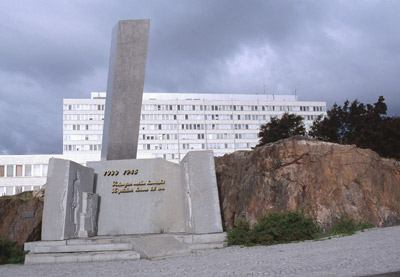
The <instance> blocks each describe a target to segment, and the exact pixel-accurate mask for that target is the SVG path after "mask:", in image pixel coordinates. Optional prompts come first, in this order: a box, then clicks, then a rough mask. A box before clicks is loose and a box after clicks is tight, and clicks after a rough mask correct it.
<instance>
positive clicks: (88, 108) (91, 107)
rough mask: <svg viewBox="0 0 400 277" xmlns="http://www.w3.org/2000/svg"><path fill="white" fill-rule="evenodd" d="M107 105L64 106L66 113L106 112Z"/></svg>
mask: <svg viewBox="0 0 400 277" xmlns="http://www.w3.org/2000/svg"><path fill="white" fill-rule="evenodd" d="M104 108H105V105H98V104H70V105H64V106H63V109H64V111H104Z"/></svg>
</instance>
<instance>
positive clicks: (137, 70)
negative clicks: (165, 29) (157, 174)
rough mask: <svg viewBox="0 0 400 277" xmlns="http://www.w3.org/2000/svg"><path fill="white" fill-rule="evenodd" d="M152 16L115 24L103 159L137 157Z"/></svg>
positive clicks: (108, 83)
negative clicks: (150, 18)
mask: <svg viewBox="0 0 400 277" xmlns="http://www.w3.org/2000/svg"><path fill="white" fill-rule="evenodd" d="M149 30H150V20H149V19H145V20H121V21H119V22H118V24H117V25H116V26H115V27H114V29H113V32H112V40H111V51H110V64H109V69H108V82H107V99H106V110H105V117H104V129H103V143H102V149H101V158H102V160H123V159H136V153H137V146H138V136H139V125H140V111H141V106H142V96H143V87H144V76H145V71H146V59H147V46H148V40H149Z"/></svg>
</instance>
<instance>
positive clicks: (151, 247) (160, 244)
mask: <svg viewBox="0 0 400 277" xmlns="http://www.w3.org/2000/svg"><path fill="white" fill-rule="evenodd" d="M131 242H132V244H133V249H134V250H135V251H137V252H139V253H140V256H141V257H142V258H145V259H162V258H169V257H179V256H186V255H189V254H190V253H191V252H192V251H191V249H190V248H189V247H187V246H186V245H185V244H183V243H182V242H180V241H179V240H177V239H176V238H174V237H172V236H168V237H151V236H150V237H139V238H132V239H131Z"/></svg>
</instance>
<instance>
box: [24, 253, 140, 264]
mask: <svg viewBox="0 0 400 277" xmlns="http://www.w3.org/2000/svg"><path fill="white" fill-rule="evenodd" d="M138 259H140V254H139V253H138V252H135V251H132V250H131V251H112V252H86V253H67V254H27V255H26V256H25V264H49V263H79V262H100V261H125V260H138Z"/></svg>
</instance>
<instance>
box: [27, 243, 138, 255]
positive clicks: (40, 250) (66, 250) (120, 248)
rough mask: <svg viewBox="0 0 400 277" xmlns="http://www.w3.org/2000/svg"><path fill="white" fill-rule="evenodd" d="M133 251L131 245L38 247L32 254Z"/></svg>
mask: <svg viewBox="0 0 400 277" xmlns="http://www.w3.org/2000/svg"><path fill="white" fill-rule="evenodd" d="M125 250H132V244H131V243H107V244H80V245H54V246H36V247H35V248H34V249H33V251H32V253H73V252H100V251H125Z"/></svg>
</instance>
